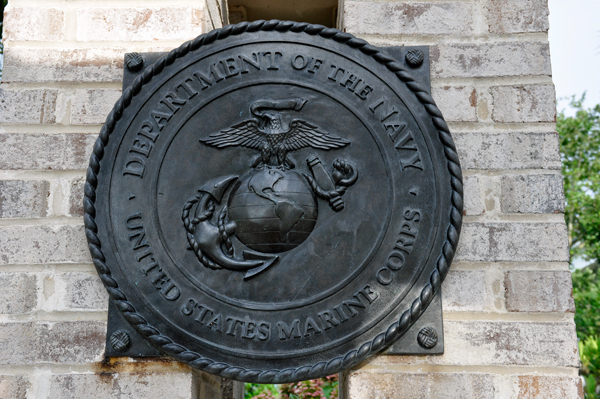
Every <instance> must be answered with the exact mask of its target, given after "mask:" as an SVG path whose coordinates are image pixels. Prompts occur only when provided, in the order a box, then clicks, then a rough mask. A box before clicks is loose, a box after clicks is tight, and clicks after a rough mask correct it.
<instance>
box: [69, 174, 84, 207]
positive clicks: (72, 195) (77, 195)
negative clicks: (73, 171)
mask: <svg viewBox="0 0 600 399" xmlns="http://www.w3.org/2000/svg"><path fill="white" fill-rule="evenodd" d="M84 186H85V179H83V178H81V179H77V180H74V181H72V182H71V191H70V192H69V215H70V216H83V187H84Z"/></svg>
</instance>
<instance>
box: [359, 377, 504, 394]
mask: <svg viewBox="0 0 600 399" xmlns="http://www.w3.org/2000/svg"><path fill="white" fill-rule="evenodd" d="M348 383H349V384H348V385H349V397H350V398H352V399H432V398H444V399H494V397H495V395H494V391H495V390H494V378H493V375H492V374H483V373H392V372H385V373H365V372H354V373H351V374H350V376H349V379H348Z"/></svg>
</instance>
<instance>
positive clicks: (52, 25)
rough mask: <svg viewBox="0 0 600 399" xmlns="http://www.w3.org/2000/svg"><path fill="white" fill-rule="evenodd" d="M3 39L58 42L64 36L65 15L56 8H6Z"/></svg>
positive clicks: (9, 40)
mask: <svg viewBox="0 0 600 399" xmlns="http://www.w3.org/2000/svg"><path fill="white" fill-rule="evenodd" d="M4 35H5V36H4V38H5V40H6V41H7V42H11V41H19V40H23V41H51V42H55V41H60V40H63V39H64V36H65V13H64V11H62V10H60V9H58V8H48V7H11V6H10V5H9V6H8V7H7V9H6V11H5V14H4Z"/></svg>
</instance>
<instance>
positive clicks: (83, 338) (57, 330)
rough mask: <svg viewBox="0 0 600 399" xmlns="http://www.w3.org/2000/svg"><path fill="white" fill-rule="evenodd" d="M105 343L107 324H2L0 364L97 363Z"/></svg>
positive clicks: (82, 322)
mask: <svg viewBox="0 0 600 399" xmlns="http://www.w3.org/2000/svg"><path fill="white" fill-rule="evenodd" d="M105 340H106V323H105V322H99V321H65V322H37V323H36V322H14V323H11V322H2V323H0V364H39V363H63V364H64V363H66V364H80V363H91V362H97V361H99V360H101V359H102V356H103V353H104V343H105Z"/></svg>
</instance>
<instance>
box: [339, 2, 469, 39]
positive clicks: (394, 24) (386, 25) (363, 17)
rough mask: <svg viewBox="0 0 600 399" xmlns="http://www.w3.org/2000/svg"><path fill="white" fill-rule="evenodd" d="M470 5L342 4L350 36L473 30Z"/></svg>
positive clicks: (412, 3)
mask: <svg viewBox="0 0 600 399" xmlns="http://www.w3.org/2000/svg"><path fill="white" fill-rule="evenodd" d="M472 12H473V11H472V6H471V4H469V3H460V2H435V3H431V2H430V3H427V2H410V3H398V2H394V3H392V2H385V3H379V2H378V3H371V2H364V1H345V2H344V29H345V31H346V32H349V33H352V34H360V33H362V34H372V35H377V34H379V35H409V34H410V35H447V34H469V33H470V32H472V30H473V17H472Z"/></svg>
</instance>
